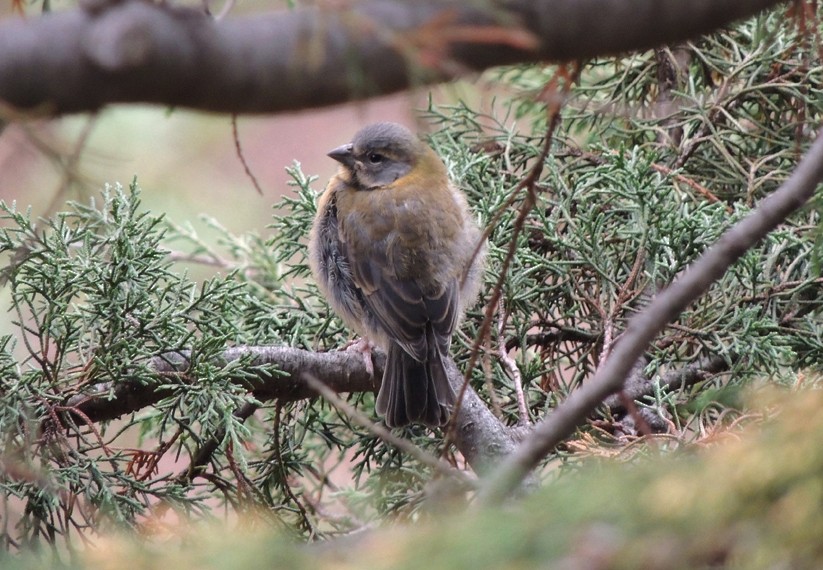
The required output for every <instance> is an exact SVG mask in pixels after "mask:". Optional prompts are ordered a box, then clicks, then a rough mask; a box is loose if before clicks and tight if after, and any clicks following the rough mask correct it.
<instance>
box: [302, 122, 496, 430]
mask: <svg viewBox="0 0 823 570" xmlns="http://www.w3.org/2000/svg"><path fill="white" fill-rule="evenodd" d="M329 156H330V157H331V158H333V159H334V160H336V161H338V162H339V163H340V164H341V165H342V166H341V167H340V169H339V171H338V172H337V174H336V175H335V176H334V177H333V178H332V179H331V180H330V181H329V184H328V186H327V187H326V190H325V192H324V193H323V195H322V196H321V197H320V200H319V202H318V205H317V216H316V218H315V220H314V225H313V227H312V231H311V238H310V245H309V260H310V264H311V268H312V272H313V273H314V276H315V279H316V280H317V283H318V285H319V286H320V289H321V291H322V292H323V293H324V294H325V296H326V298H327V299H328V300H329V303H330V304H331V306H332V308H333V309H334V310H335V311H336V312H337V313H338V314H339V315H340V317H341V318H342V319H343V320H344V321H345V322H346V324H347V325H348V326H349V327H351V328H352V329H354V330H355V331H356V332H357V333H359V334H360V335H361V336H364V337H366V338H367V339H369V340H371V341H373V342H375V343H376V344H377V345H379V346H381V347H382V348H383V349H385V350H386V353H387V356H388V359H387V362H386V369H385V373H384V374H383V383H382V385H381V387H380V393H379V394H378V396H377V412H378V413H379V414H382V415H385V420H386V425H388V426H389V427H400V426H404V425H407V424H410V423H424V424H427V425H429V426H442V425H444V424H445V423H446V422H447V421H448V419H449V415H450V414H451V411H452V409H453V407H454V404H455V401H456V394H455V391H454V389H453V388H452V386H451V384H450V383H449V379H448V375H447V374H446V368H445V364H444V362H445V360H446V359H447V358H448V353H449V346H450V344H451V336H452V333H453V332H454V329H455V327H456V326H457V324H458V322H459V320H460V318H461V317H462V315H463V311H464V309H465V307H466V305H467V304H468V303H471V302H472V301H473V300H474V298H475V297H476V296H477V292H478V289H479V287H480V277H481V273H482V271H483V261H484V256H485V248H480V251H479V252H478V253H477V254H476V255H474V253H475V249H476V247H477V245H478V242H479V240H480V231H479V230H478V228H477V226H476V225H475V224H474V222H473V221H472V217H471V213H470V212H469V207H468V205H467V203H466V198H465V196H464V195H463V193H462V192H460V191H459V190H458V189H457V188H456V187H455V186H453V185H452V184H451V183H450V182H449V177H448V173H447V172H446V167H445V165H444V164H443V161H442V160H440V158H439V157H438V156H437V154H435V152H434V151H433V150H432V149H431V148H429V146H428V145H426V144H425V143H424V142H422V141H421V140H419V139H418V138H417V137H416V136H414V135H413V134H412V133H411V131H409V130H408V129H406V128H405V127H403V126H401V125H398V124H395V123H377V124H374V125H370V126H367V127H365V128H364V129H362V130H361V131H359V132H358V133H357V134H356V135H355V136H354V140H353V141H352V142H351V143H349V144H345V145H343V146H340V147H338V148H336V149H334V150H332V151H331V152H330V153H329Z"/></svg>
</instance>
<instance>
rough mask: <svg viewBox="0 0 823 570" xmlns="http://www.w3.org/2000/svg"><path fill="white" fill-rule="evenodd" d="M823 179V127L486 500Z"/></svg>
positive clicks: (542, 426) (637, 320)
mask: <svg viewBox="0 0 823 570" xmlns="http://www.w3.org/2000/svg"><path fill="white" fill-rule="evenodd" d="M821 180H823V132H821V133H820V134H819V135H818V137H817V140H816V141H815V142H814V144H813V145H812V147H811V149H810V150H809V152H808V153H807V154H806V156H805V157H804V159H803V160H802V161H801V162H800V164H799V165H798V166H797V168H796V169H795V171H794V172H793V173H792V176H791V177H790V178H789V179H788V180H787V181H786V182H785V183H784V184H783V185H782V186H781V187H780V188H779V189H778V190H777V191H776V192H774V194H772V195H770V196H768V197H767V198H765V199H764V200H763V201H761V202H760V204H759V205H758V207H757V208H756V209H755V210H754V211H753V212H752V213H751V214H749V216H747V217H746V218H744V219H743V220H741V221H740V222H738V223H737V224H735V225H734V226H732V228H731V229H729V230H728V231H726V233H724V234H723V236H722V237H721V238H720V239H719V240H718V242H717V243H715V244H714V245H713V246H712V247H711V248H710V249H709V250H708V251H707V252H706V253H704V254H703V255H702V256H701V257H700V258H699V259H698V260H697V261H696V262H695V263H694V264H692V265H691V266H689V267H688V268H686V269H685V270H684V271H683V272H682V273H680V274H679V275H678V276H677V278H676V279H675V280H674V282H673V283H672V284H671V285H670V286H669V287H668V288H667V289H664V290H662V291H661V292H659V293H658V294H657V295H656V296H655V297H654V299H652V301H651V303H650V304H649V306H648V307H646V308H645V309H644V310H643V311H642V312H640V313H639V314H637V316H635V317H634V318H632V319H631V320H630V321H629V323H628V326H627V328H626V331H625V332H624V333H623V334H622V335H621V337H620V339H619V340H618V342H617V344H616V345H615V347H614V350H613V351H612V353H611V354H610V355H609V358H608V360H607V361H606V362H605V363H604V364H602V365H601V366H600V368H599V369H598V370H597V372H596V373H595V374H594V377H593V378H591V379H590V380H588V382H587V383H586V384H584V385H583V387H582V388H580V389H579V390H577V391H576V392H573V393H572V394H571V395H570V396H569V398H568V399H567V400H566V401H565V402H563V404H562V405H560V406H558V408H557V409H556V410H554V411H553V412H552V413H551V414H550V415H549V416H548V417H547V418H546V419H545V420H543V421H542V422H540V423H539V424H537V425H536V426H535V430H534V432H532V434H531V435H530V437H529V438H528V439H526V440H525V441H524V442H523V444H522V445H520V446H519V447H518V449H517V450H516V451H515V453H514V454H513V455H512V456H510V457H509V458H507V459H506V461H505V462H504V463H503V464H502V465H500V467H499V468H498V469H496V471H495V472H494V473H493V474H492V476H491V478H490V479H489V480H488V482H487V484H486V485H485V486H484V488H483V489H482V490H481V496H482V498H483V500H484V501H485V502H487V503H497V502H500V501H502V500H503V499H504V498H505V497H506V496H507V495H508V494H509V493H510V492H511V491H512V489H514V488H516V487H517V485H518V484H519V483H520V481H522V480H523V478H524V477H525V476H526V475H527V474H528V473H529V471H531V470H532V469H533V468H534V467H535V466H536V465H537V464H538V462H539V461H540V460H541V459H542V458H543V457H545V456H546V454H548V453H549V452H551V450H552V449H554V447H555V446H556V445H557V444H558V443H560V442H561V441H563V440H564V439H565V438H567V437H568V436H570V435H571V434H572V433H573V432H574V430H575V429H576V428H577V426H579V425H580V424H581V423H582V422H584V421H585V419H586V418H587V417H588V415H589V414H590V413H591V411H592V410H593V409H594V408H595V407H597V406H598V405H600V404H601V403H602V402H603V401H604V400H605V399H606V397H608V396H609V395H610V394H613V393H615V392H617V391H618V390H620V389H621V388H622V386H623V382H624V380H625V378H626V377H627V375H628V374H629V372H630V371H631V369H632V367H633V366H634V364H635V362H637V360H638V358H640V357H641V356H642V355H643V351H644V350H645V349H646V347H647V346H648V345H649V343H650V342H651V341H652V340H653V339H654V337H655V336H657V334H659V333H660V332H661V331H662V330H663V328H664V327H665V326H666V325H667V324H668V323H669V322H671V321H672V320H673V319H675V318H676V317H677V316H678V315H679V314H680V313H681V312H683V311H684V310H685V309H686V307H688V306H689V304H691V303H692V302H693V301H695V300H696V299H698V298H699V297H700V296H701V295H703V293H705V292H706V291H707V290H708V288H709V287H710V286H711V285H712V283H714V282H715V281H716V280H717V279H719V278H720V277H721V276H722V275H723V274H724V273H725V272H726V270H727V269H728V268H729V267H730V266H731V265H732V264H733V263H734V262H735V261H737V259H738V258H740V256H741V255H743V254H744V253H745V252H746V250H748V249H749V248H751V247H753V246H754V245H755V244H757V242H758V241H760V240H761V239H762V238H763V237H765V236H766V234H768V233H769V232H770V231H771V230H773V229H774V228H775V227H777V226H778V224H780V223H781V222H782V221H783V220H785V219H786V217H787V216H789V215H790V214H791V213H792V212H795V211H796V210H798V209H799V208H800V207H801V206H803V205H804V204H805V203H806V202H807V201H808V200H809V199H810V198H811V197H812V195H813V194H814V190H815V188H816V186H817V185H818V184H819V183H820V182H821Z"/></svg>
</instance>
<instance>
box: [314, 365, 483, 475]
mask: <svg viewBox="0 0 823 570" xmlns="http://www.w3.org/2000/svg"><path fill="white" fill-rule="evenodd" d="M304 378H305V380H306V384H308V385H309V386H310V387H311V388H312V389H313V390H315V391H316V392H317V393H318V394H320V395H321V396H323V398H325V399H326V400H327V401H328V402H329V403H330V404H332V405H333V406H334V407H335V408H337V409H338V410H340V411H341V412H342V413H344V414H345V415H346V416H347V417H348V418H349V419H350V420H352V421H353V422H354V423H356V424H358V425H359V426H360V427H362V428H365V429H366V430H368V431H369V432H370V433H371V434H372V435H374V436H376V437H379V438H380V439H382V440H383V441H385V442H386V443H388V444H390V445H393V446H394V447H396V448H398V449H399V450H401V451H403V452H404V453H407V454H408V455H410V456H411V457H414V458H415V459H416V460H417V461H419V462H420V463H422V464H423V465H427V466H429V467H431V468H432V469H434V470H435V471H437V472H439V473H441V474H442V475H447V476H449V477H453V478H455V479H456V480H458V481H460V482H461V483H463V484H465V485H466V486H468V487H469V488H473V487H474V486H475V485H476V483H477V482H476V480H475V479H473V478H472V477H469V476H468V475H467V474H466V473H465V472H464V471H460V470H458V469H455V468H454V467H452V466H451V465H449V464H448V463H447V462H446V461H444V460H442V459H438V458H437V457H435V456H433V455H431V454H430V453H428V452H426V451H424V450H423V449H421V448H419V447H417V446H416V445H414V444H413V443H412V442H410V441H409V440H407V439H403V438H402V437H397V436H396V435H394V434H393V433H392V432H390V431H389V430H388V429H386V428H385V427H383V426H382V425H380V424H377V423H375V422H373V421H372V420H371V419H370V418H368V417H367V416H366V415H365V414H363V413H361V412H359V411H358V410H356V409H355V408H354V407H353V406H350V405H349V404H348V403H347V402H346V401H345V400H343V398H341V397H340V396H338V395H337V394H336V393H335V391H334V390H332V389H331V388H329V387H328V386H326V385H325V384H324V383H323V382H321V381H320V380H318V379H317V377H316V376H313V375H311V374H306V375H305V376H304Z"/></svg>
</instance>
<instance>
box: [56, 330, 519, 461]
mask: <svg viewBox="0 0 823 570" xmlns="http://www.w3.org/2000/svg"><path fill="white" fill-rule="evenodd" d="M249 355H252V356H251V361H250V363H249V368H252V367H260V366H263V365H267V364H268V365H270V364H274V365H276V367H277V369H278V370H280V371H281V372H282V375H279V374H278V375H276V374H266V373H263V372H258V373H257V376H256V377H253V378H251V379H250V378H249V377H248V372H249V368H244V370H243V371H242V372H243V373H242V374H240V373H238V376H237V383H238V384H242V385H243V386H246V387H247V388H248V389H249V391H250V392H251V393H252V394H253V395H254V397H255V398H257V399H258V400H260V401H267V400H274V399H279V400H281V401H293V400H301V399H305V398H314V397H316V396H317V392H316V391H315V390H314V389H313V388H312V387H311V386H310V385H309V383H307V382H306V381H305V377H306V376H311V377H314V378H318V379H320V380H322V382H323V384H324V385H326V386H327V387H329V389H331V390H333V391H334V392H336V393H345V392H366V391H376V390H377V389H378V388H379V387H380V380H379V379H380V378H381V377H382V376H383V368H384V366H385V364H386V357H385V355H384V354H383V353H381V352H376V351H375V352H374V353H373V355H372V358H373V366H374V376H372V375H371V374H370V373H369V371H368V370H367V369H366V365H365V362H364V361H363V358H362V357H361V355H359V354H355V353H352V352H346V351H338V352H309V351H306V350H301V349H298V348H291V347H279V346H240V347H235V348H230V349H227V350H226V351H225V352H224V353H223V361H224V362H223V365H226V364H228V363H230V362H233V361H236V360H238V359H239V358H242V357H249ZM188 367H189V361H188V356H187V354H186V353H185V352H169V353H166V354H163V355H161V356H156V357H154V358H152V360H151V362H150V364H149V368H151V369H152V370H153V371H154V372H156V373H158V374H160V375H166V374H181V373H185V372H186V371H187V369H188ZM447 372H448V374H449V379H450V381H451V382H452V385H454V386H455V388H459V387H460V386H461V385H462V384H463V375H462V374H461V373H460V371H459V370H458V369H457V366H456V365H455V364H454V362H453V361H452V360H451V359H449V360H448V361H447ZM173 395H174V391H173V389H172V388H167V387H166V388H158V387H156V386H153V385H151V384H146V383H143V382H136V381H130V379H128V378H124V379H123V380H122V381H121V382H118V383H117V384H116V385H114V386H112V385H110V384H101V385H97V386H95V387H94V388H93V392H91V393H85V394H78V395H75V396H72V397H71V398H69V399H68V400H67V402H66V404H65V406H64V408H65V409H67V410H68V411H69V412H70V413H73V414H74V415H75V416H76V417H78V418H81V417H82V420H83V422H87V421H88V422H103V421H109V420H113V419H115V418H118V417H120V416H123V415H125V414H130V413H133V412H136V411H138V410H141V409H143V408H145V407H148V406H151V405H154V404H156V403H158V402H160V401H161V400H162V399H164V398H168V397H170V396H173ZM246 417H247V416H246ZM243 419H245V418H243ZM455 445H456V446H457V449H458V450H459V451H460V453H462V454H463V456H464V457H465V458H466V461H468V463H469V465H471V466H472V469H474V470H475V471H476V472H478V473H482V472H483V471H484V470H487V469H488V466H490V465H493V464H495V463H497V461H499V459H500V458H501V457H503V456H505V455H508V454H509V453H511V452H512V451H514V449H515V440H514V438H513V437H512V434H511V432H510V430H509V429H508V428H507V427H506V426H504V425H503V424H502V423H501V422H500V421H499V420H498V419H497V418H496V417H495V416H494V415H493V414H492V413H491V412H490V411H489V409H488V407H486V405H485V404H484V403H483V401H482V400H481V399H480V397H479V396H478V395H477V393H476V392H474V390H472V389H471V388H469V390H468V391H467V392H466V396H465V398H464V401H463V405H462V406H461V409H460V412H459V415H458V417H457V435H456V438H455ZM211 451H213V450H209V449H206V450H205V451H203V453H204V457H205V456H207V455H208V454H210V453H211ZM195 464H197V462H195ZM193 465H194V464H193ZM196 466H199V465H196Z"/></svg>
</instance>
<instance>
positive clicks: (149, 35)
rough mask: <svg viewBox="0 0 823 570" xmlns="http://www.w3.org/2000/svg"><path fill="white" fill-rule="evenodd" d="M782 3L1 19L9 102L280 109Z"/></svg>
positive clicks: (580, 51) (508, 4)
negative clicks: (224, 16) (150, 104)
mask: <svg viewBox="0 0 823 570" xmlns="http://www.w3.org/2000/svg"><path fill="white" fill-rule="evenodd" d="M778 3H779V2H778V0H692V1H691V2H682V1H681V0H497V1H486V0H484V1H479V0H475V1H473V2H466V1H463V2H457V1H455V0H420V1H417V2H402V1H400V0H367V1H363V2H355V3H351V4H350V5H349V4H346V3H343V5H341V3H335V4H334V6H322V5H321V6H318V7H314V8H303V9H298V10H293V11H289V12H282V13H274V14H267V15H257V16H249V17H237V18H226V19H223V20H221V21H219V22H216V21H214V20H212V19H211V18H210V17H208V16H207V15H205V14H203V13H200V12H198V11H196V10H194V9H191V8H179V7H172V6H170V5H168V4H166V3H160V4H155V3H150V2H141V1H136V0H124V1H120V2H87V4H88V5H92V6H95V8H93V9H92V8H87V9H75V10H66V11H60V12H55V13H49V14H46V15H43V16H41V17H37V18H30V19H19V18H9V19H6V20H5V21H2V22H0V53H1V54H3V56H2V58H0V101H2V102H5V103H6V104H7V105H10V106H11V107H13V108H16V109H18V110H26V111H37V112H40V113H44V114H63V113H74V112H83V111H94V110H97V109H99V108H100V107H102V106H104V105H106V104H110V103H156V104H162V105H173V106H179V107H189V108H193V109H200V110H206V111H218V112H232V113H269V112H283V111H294V110H298V109H307V108H312V107H320V106H324V105H331V104H335V103H342V102H346V101H353V100H359V99H364V98H367V97H371V96H375V95H380V94H387V93H394V92H398V91H401V90H405V89H408V88H410V87H414V86H419V85H425V84H430V83H435V82H440V81H444V80H448V79H452V78H455V77H458V76H461V75H465V74H466V73H469V72H474V71H480V70H483V69H487V68H489V67H492V66H498V65H505V64H513V63H520V62H535V61H546V60H551V61H569V60H574V59H584V58H589V57H593V56H596V55H605V54H612V53H619V52H624V51H628V50H636V49H646V48H652V47H655V46H658V45H660V44H662V43H671V42H677V41H682V40H685V39H688V38H692V37H695V36H697V35H700V34H704V33H708V32H710V31H712V30H714V29H717V28H718V27H721V26H724V25H726V24H729V23H730V22H732V21H734V20H736V19H739V18H744V17H748V16H751V15H753V14H756V13H757V12H759V11H760V10H762V9H764V8H767V7H769V6H773V5H776V4H778Z"/></svg>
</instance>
